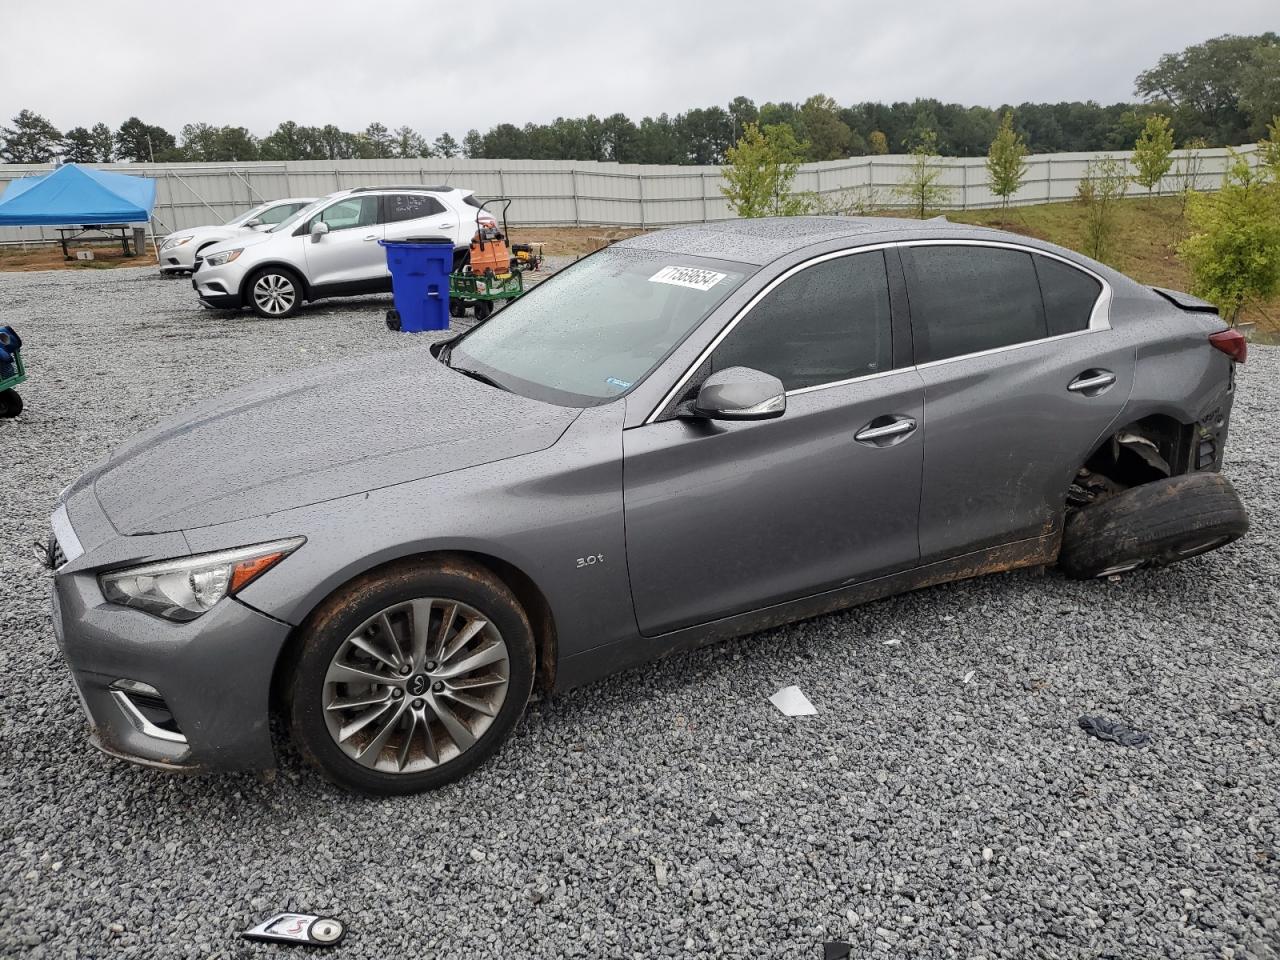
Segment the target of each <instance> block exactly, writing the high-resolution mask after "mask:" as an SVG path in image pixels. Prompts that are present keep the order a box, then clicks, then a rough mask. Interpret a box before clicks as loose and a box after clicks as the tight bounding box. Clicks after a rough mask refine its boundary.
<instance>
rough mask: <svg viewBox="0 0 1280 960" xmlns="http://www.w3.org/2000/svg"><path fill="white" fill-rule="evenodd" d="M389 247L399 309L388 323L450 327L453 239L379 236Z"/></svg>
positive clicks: (405, 327) (410, 329)
mask: <svg viewBox="0 0 1280 960" xmlns="http://www.w3.org/2000/svg"><path fill="white" fill-rule="evenodd" d="M378 243H380V244H381V245H382V246H384V247H386V248H387V266H388V268H390V270H391V293H392V296H393V298H394V299H395V304H396V306H395V309H394V310H389V311H387V326H388V327H390V328H391V329H392V330H401V331H403V332H405V333H418V332H420V331H422V330H448V329H449V273H450V272H451V271H452V270H453V241H452V240H449V239H446V238H444V237H411V238H410V239H408V240H379V241H378Z"/></svg>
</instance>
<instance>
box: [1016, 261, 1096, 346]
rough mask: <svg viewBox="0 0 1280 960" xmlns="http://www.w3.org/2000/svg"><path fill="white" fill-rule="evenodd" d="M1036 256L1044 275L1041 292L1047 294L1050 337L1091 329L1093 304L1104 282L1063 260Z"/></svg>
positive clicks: (1045, 302) (1038, 273) (1041, 272)
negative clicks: (1090, 320)
mask: <svg viewBox="0 0 1280 960" xmlns="http://www.w3.org/2000/svg"><path fill="white" fill-rule="evenodd" d="M1033 259H1034V261H1035V267H1036V274H1037V276H1038V277H1039V278H1040V293H1041V294H1042V295H1043V296H1044V315H1045V320H1046V322H1047V324H1048V329H1049V336H1051V337H1056V336H1058V335H1059V334H1063V333H1076V332H1078V331H1080V330H1088V329H1089V319H1090V318H1091V317H1092V316H1093V306H1094V304H1095V303H1097V302H1098V297H1099V296H1100V295H1101V294H1102V284H1100V283H1099V282H1098V281H1097V280H1095V279H1094V278H1093V277H1091V276H1089V274H1087V273H1085V272H1084V271H1083V270H1077V269H1076V268H1075V267H1071V266H1068V265H1067V264H1065V263H1063V262H1062V261H1061V260H1054V259H1053V258H1052V257H1041V256H1036V257H1034V258H1033Z"/></svg>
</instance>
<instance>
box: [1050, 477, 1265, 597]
mask: <svg viewBox="0 0 1280 960" xmlns="http://www.w3.org/2000/svg"><path fill="white" fill-rule="evenodd" d="M1248 529H1249V520H1248V517H1247V515H1246V514H1245V510H1244V506H1243V504H1241V503H1240V498H1239V497H1238V496H1237V495H1236V492H1235V488H1233V487H1232V486H1231V481H1229V480H1228V479H1227V478H1226V477H1224V476H1223V475H1222V474H1220V473H1191V474H1186V475H1184V476H1179V477H1169V478H1167V479H1164V480H1156V481H1153V482H1151V483H1144V484H1142V485H1141V486H1137V487H1133V488H1132V489H1130V490H1126V491H1124V492H1123V493H1120V494H1116V495H1115V496H1112V497H1110V498H1108V499H1106V500H1104V501H1102V502H1101V503H1097V504H1094V505H1092V506H1088V507H1084V508H1082V509H1080V510H1078V511H1077V512H1076V513H1075V514H1074V515H1072V517H1071V518H1070V519H1069V520H1068V521H1067V525H1066V529H1065V530H1064V531H1063V535H1062V551H1061V553H1060V554H1059V556H1058V566H1060V567H1061V568H1062V570H1063V572H1065V573H1066V574H1067V576H1069V577H1074V578H1076V579H1078V580H1087V579H1090V578H1093V577H1105V576H1110V575H1112V574H1117V573H1126V572H1128V571H1130V570H1136V569H1137V568H1139V567H1145V566H1165V565H1166V564H1170V563H1175V562H1177V561H1178V560H1186V559H1188V558H1189V557H1195V556H1198V555H1200V554H1202V553H1208V552H1209V551H1210V550H1215V549H1217V548H1218V547H1221V546H1223V545H1224V544H1228V543H1230V542H1231V541H1233V540H1235V539H1237V538H1239V537H1240V536H1242V535H1243V534H1244V532H1245V531H1246V530H1248Z"/></svg>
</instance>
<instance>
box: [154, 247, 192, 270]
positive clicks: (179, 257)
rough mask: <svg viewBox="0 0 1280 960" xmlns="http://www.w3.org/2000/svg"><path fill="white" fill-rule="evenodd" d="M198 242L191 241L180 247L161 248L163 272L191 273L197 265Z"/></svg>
mask: <svg viewBox="0 0 1280 960" xmlns="http://www.w3.org/2000/svg"><path fill="white" fill-rule="evenodd" d="M195 259H196V244H195V241H189V242H187V243H184V244H182V245H181V246H178V247H170V248H169V249H167V250H165V249H163V248H162V249H161V250H160V272H161V273H190V272H191V270H192V268H194V266H195Z"/></svg>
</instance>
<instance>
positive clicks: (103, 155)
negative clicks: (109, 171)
mask: <svg viewBox="0 0 1280 960" xmlns="http://www.w3.org/2000/svg"><path fill="white" fill-rule="evenodd" d="M89 135H90V136H91V137H92V138H93V154H94V160H96V161H97V162H98V163H110V162H111V161H112V160H114V159H115V158H116V138H115V136H114V134H112V132H111V128H110V127H108V126H107V125H106V124H105V123H95V124H94V125H93V128H92V129H91V130H90V131H89Z"/></svg>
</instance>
